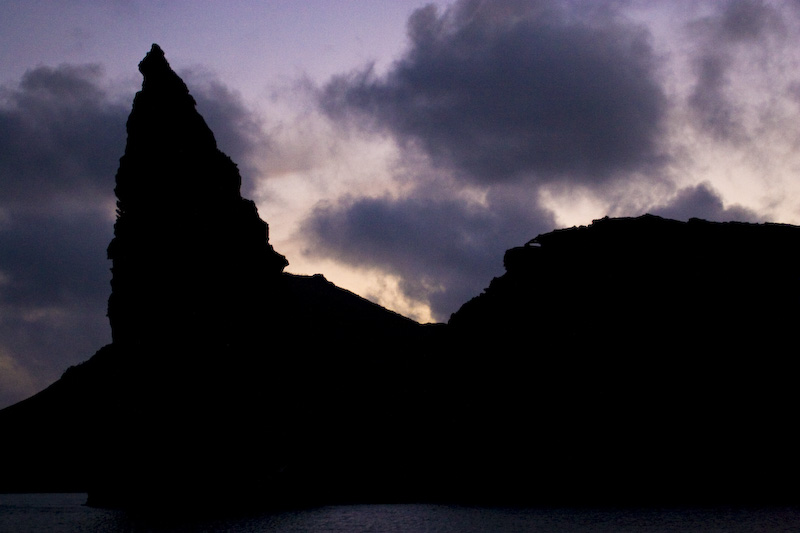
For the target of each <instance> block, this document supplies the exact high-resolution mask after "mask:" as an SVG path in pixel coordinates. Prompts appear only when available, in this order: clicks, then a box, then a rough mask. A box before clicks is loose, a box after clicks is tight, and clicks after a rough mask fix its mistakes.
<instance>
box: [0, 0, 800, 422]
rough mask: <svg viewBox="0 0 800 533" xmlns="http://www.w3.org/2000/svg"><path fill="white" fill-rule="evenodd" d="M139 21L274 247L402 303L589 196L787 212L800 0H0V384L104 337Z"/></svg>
mask: <svg viewBox="0 0 800 533" xmlns="http://www.w3.org/2000/svg"><path fill="white" fill-rule="evenodd" d="M152 43H158V44H159V45H160V46H161V48H162V49H163V50H164V52H165V54H166V57H167V60H168V61H169V62H170V65H171V66H172V67H173V69H174V70H175V71H176V72H178V74H179V75H180V76H181V77H182V78H183V79H184V81H185V82H186V83H187V85H188V86H189V89H190V92H191V93H192V94H193V96H194V97H195V99H196V100H197V104H198V110H199V111H200V113H201V114H202V115H203V116H204V117H205V119H206V122H207V123H208V124H209V126H210V127H211V129H212V130H213V131H214V133H215V135H216V138H217V142H218V145H219V147H220V149H221V150H222V151H224V152H225V153H227V154H228V155H229V156H231V157H232V158H233V160H234V161H235V162H236V163H238V165H239V168H240V170H241V173H242V178H243V186H242V192H243V195H244V196H245V197H247V198H250V199H253V200H254V201H255V202H256V204H257V206H258V209H259V213H260V215H261V217H262V218H263V219H264V220H265V221H266V222H267V223H268V224H269V226H270V242H271V243H272V245H273V246H274V247H275V249H276V250H277V251H279V252H280V253H282V254H283V255H285V256H286V257H287V259H288V260H289V266H288V267H287V271H288V272H292V273H297V274H315V273H322V274H323V275H325V276H326V278H327V279H329V280H330V281H332V282H334V283H336V284H337V285H339V286H341V287H344V288H346V289H349V290H351V291H353V292H355V293H357V294H359V295H361V296H364V297H365V298H368V299H370V300H373V301H375V302H378V303H380V304H381V305H384V306H385V307H388V308H390V309H393V310H395V311H398V312H400V313H403V314H405V315H407V316H409V317H411V318H414V319H416V320H418V321H420V322H431V321H435V322H446V321H447V319H448V318H449V316H450V314H451V313H453V312H454V311H456V310H457V309H458V308H459V306H460V305H461V304H463V303H464V302H466V301H467V300H469V299H470V298H471V297H473V296H476V295H478V294H479V293H480V292H481V291H482V290H483V289H484V288H485V287H487V286H488V284H489V282H490V281H491V279H492V278H493V277H496V276H500V275H502V274H503V253H504V252H505V250H507V249H509V248H512V247H514V246H521V245H523V244H525V243H526V242H527V241H529V240H530V239H532V238H534V237H536V236H537V235H539V234H540V233H545V232H549V231H552V230H554V229H557V228H561V227H569V226H573V225H586V224H590V223H591V221H592V220H594V219H598V218H602V217H603V216H637V215H641V214H644V213H653V214H657V215H661V216H665V217H670V218H675V219H679V220H687V219H689V218H690V217H699V218H704V219H708V220H717V221H727V220H740V221H748V222H766V221H773V222H783V223H791V224H800V182H799V181H798V179H797V177H796V176H797V175H798V171H800V154H798V151H797V146H798V143H800V136H799V135H798V131H797V127H796V125H797V124H798V119H799V118H800V68H798V66H799V65H798V61H799V60H800V2H797V1H790V0H783V1H778V0H775V1H768V0H760V1H759V0H693V1H685V0H663V1H652V0H648V1H639V0H587V1H581V0H564V1H556V0H547V1H539V0H491V1H489V0H455V1H452V2H451V1H437V2H426V1H424V0H421V1H417V0H261V1H244V0H241V1H237V0H230V1H226V2H211V1H202V0H193V1H179V0H175V1H170V2H164V1H155V0H150V1H126V0H104V1H88V0H75V1H71V2H52V1H36V0H24V1H23V0H19V1H17V0H5V1H3V2H0V408H1V407H4V406H7V405H10V404H12V403H14V402H16V401H19V400H21V399H24V398H25V397H28V396H30V395H31V394H33V393H35V392H37V391H39V390H41V389H43V388H44V387H46V386H47V385H49V384H50V383H52V382H54V381H55V380H56V379H58V377H59V376H60V375H61V374H62V373H63V372H64V370H66V368H68V367H69V366H70V365H75V364H78V363H80V362H82V361H85V360H86V359H88V358H89V357H90V356H91V355H92V354H93V353H94V352H95V351H97V349H99V348H100V347H102V346H103V345H105V344H107V343H108V342H110V328H109V325H108V320H107V318H106V316H105V313H106V305H107V299H108V296H109V294H110V285H109V281H110V277H111V275H110V270H109V269H110V266H111V265H110V262H109V261H108V260H107V258H106V247H107V246H108V243H109V242H110V240H111V238H112V235H113V223H114V217H115V211H114V209H115V198H114V194H113V189H114V176H115V173H116V169H117V166H118V163H119V157H120V156H121V155H122V154H123V152H124V149H125V138H126V135H125V121H126V119H127V116H128V114H129V113H130V110H131V103H132V101H133V97H134V95H135V93H136V91H137V90H139V89H140V87H141V76H140V74H139V73H138V70H137V65H138V63H139V61H140V60H141V59H142V58H143V57H144V55H145V53H146V52H147V51H148V50H149V49H150V46H151V44H152ZM587 268H591V265H587ZM576 312H580V310H576Z"/></svg>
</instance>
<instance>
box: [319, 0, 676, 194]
mask: <svg viewBox="0 0 800 533" xmlns="http://www.w3.org/2000/svg"><path fill="white" fill-rule="evenodd" d="M567 5H572V4H556V3H553V2H542V3H538V2H508V1H505V2H494V1H493V2H467V1H462V2H459V3H456V4H455V5H454V6H452V7H450V8H448V9H446V10H444V11H443V12H439V11H438V10H437V9H436V8H435V7H433V6H428V7H426V8H422V9H420V10H417V11H416V12H415V13H414V14H413V15H412V16H411V18H410V20H409V23H408V35H409V40H410V48H409V50H408V52H407V53H406V54H405V55H404V57H403V58H402V59H401V60H399V61H397V62H396V63H395V64H394V65H393V66H392V68H391V69H390V71H389V72H388V73H387V74H386V75H384V76H379V75H377V74H375V72H374V71H373V70H372V69H371V68H366V69H363V70H361V71H358V72H355V73H353V74H350V75H346V76H339V77H337V78H335V79H333V80H332V81H331V82H330V83H329V84H328V85H327V86H325V87H324V89H323V91H322V92H321V95H320V98H321V102H322V105H323V108H324V109H325V110H326V112H327V113H328V114H329V115H330V116H331V117H333V118H335V119H337V120H342V121H343V120H352V121H355V122H357V123H360V124H362V125H368V127H374V128H378V129H380V130H384V131H388V132H390V133H391V134H393V135H394V136H395V137H396V138H397V139H398V140H400V141H401V142H403V143H405V145H406V146H411V145H413V146H416V147H419V148H421V149H422V150H423V151H424V152H425V153H426V154H427V155H429V156H430V158H431V160H432V161H433V162H434V163H435V164H437V165H439V166H441V167H446V168H453V169H455V170H456V171H457V172H458V174H459V175H460V176H461V177H464V178H468V179H469V180H471V181H473V182H477V183H484V184H490V183H498V182H504V181H509V180H515V179H519V178H522V177H525V178H532V179H533V180H534V182H539V183H546V182H551V181H556V180H558V181H562V182H563V181H565V182H569V183H577V184H583V185H589V186H592V185H595V184H598V183H602V182H604V181H607V180H608V179H610V178H612V177H616V176H619V175H620V174H621V173H626V172H631V171H641V170H648V169H649V170H653V169H655V168H657V167H658V165H659V163H661V162H662V153H661V151H660V149H659V140H660V134H661V125H662V121H663V118H664V115H665V111H666V99H665V96H664V94H663V93H662V90H661V87H660V85H659V81H658V78H657V75H656V69H657V60H656V58H655V57H654V54H653V52H652V50H651V48H650V45H649V43H648V39H649V34H648V33H647V32H646V31H645V30H644V29H642V28H640V27H636V26H633V25H631V24H626V23H625V22H623V21H621V19H620V18H619V17H616V16H613V10H611V9H610V8H609V9H607V10H606V11H605V12H603V11H602V10H598V9H590V7H591V6H592V5H593V4H592V3H584V4H580V5H579V6H578V7H575V8H574V9H572V10H570V9H568V8H567V7H564V6H567ZM604 5H606V7H608V5H610V4H604Z"/></svg>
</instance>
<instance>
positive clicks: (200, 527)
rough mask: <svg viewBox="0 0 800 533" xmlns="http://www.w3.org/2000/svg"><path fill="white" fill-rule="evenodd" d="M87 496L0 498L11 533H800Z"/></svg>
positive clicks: (653, 515) (613, 512)
mask: <svg viewBox="0 0 800 533" xmlns="http://www.w3.org/2000/svg"><path fill="white" fill-rule="evenodd" d="M85 501H86V495H85V494H0V533H11V532H54V533H60V532H100V533H104V532H148V531H153V532H171V531H181V532H213V531H231V532H243V533H249V532H255V531H268V532H275V533H289V532H292V533H300V532H312V533H313V532H320V533H327V532H337V533H339V532H341V533H344V532H347V533H350V532H372V533H381V532H419V533H428V532H429V533H479V532H480V533H517V532H531V533H555V532H559V533H584V532H586V533H588V532H593V533H594V532H620V533H627V532H645V533H662V532H719V533H723V532H724V533H739V532H742V533H744V532H747V533H754V532H763V533H777V532H790V531H791V532H800V508H791V507H775V508H733V507H730V508H708V509H569V508H556V509H529V508H504V507H489V508H487V507H471V506H455V505H429V504H406V505H343V506H330V507H319V508H313V509H305V510H295V511H281V512H274V513H263V514H253V515H250V516H246V517H240V518H236V519H233V518H228V519H210V518H205V519H203V518H197V517H192V516H181V517H172V518H169V519H166V518H160V519H154V518H142V517H133V516H130V515H128V514H126V513H124V512H122V511H112V510H104V509H94V508H91V507H86V506H85V505H83V504H84V502H85Z"/></svg>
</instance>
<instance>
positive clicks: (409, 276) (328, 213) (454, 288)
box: [303, 191, 553, 321]
mask: <svg viewBox="0 0 800 533" xmlns="http://www.w3.org/2000/svg"><path fill="white" fill-rule="evenodd" d="M426 192H427V193H428V194H425V195H411V196H406V197H402V198H391V197H381V198H346V199H344V200H342V201H341V202H340V203H337V204H321V205H318V206H317V207H316V209H315V210H314V211H313V213H312V214H311V216H309V217H308V219H307V220H306V222H305V225H304V227H303V234H305V235H307V236H308V237H309V238H310V247H309V250H308V253H309V254H312V255H316V256H324V257H330V258H333V259H336V260H337V261H340V262H342V263H345V264H348V265H350V266H352V267H355V268H363V267H367V268H378V269H381V270H382V271H384V272H386V273H389V274H392V275H394V276H397V277H398V278H399V279H400V284H399V288H400V290H402V291H403V293H404V294H405V295H406V297H408V298H410V299H412V300H415V301H418V302H423V303H425V304H427V305H428V306H430V309H431V312H432V314H433V316H434V317H435V318H436V319H437V320H443V321H444V320H447V318H448V317H449V315H450V313H452V312H454V311H456V310H457V309H458V308H459V307H460V306H461V304H463V303H464V302H466V301H467V300H469V299H470V298H472V297H473V296H476V295H477V294H479V293H480V292H481V290H483V289H484V288H485V287H486V286H487V284H488V282H489V280H491V279H492V277H494V276H499V275H501V274H502V273H503V267H502V258H503V253H504V252H505V250H506V249H508V248H510V247H512V246H517V245H521V244H523V243H524V242H526V241H527V240H529V239H531V238H532V237H534V236H535V235H536V234H538V233H540V232H543V231H547V230H549V229H552V227H553V219H552V216H551V214H550V213H548V212H545V211H542V210H541V209H539V208H537V207H536V205H535V203H528V202H524V201H522V202H518V203H516V202H512V201H509V199H508V198H502V199H501V198H495V197H494V196H495V194H494V193H493V194H491V195H489V197H488V198H487V199H486V201H485V202H480V203H478V202H469V201H465V200H463V199H448V198H446V197H435V196H431V195H430V191H426Z"/></svg>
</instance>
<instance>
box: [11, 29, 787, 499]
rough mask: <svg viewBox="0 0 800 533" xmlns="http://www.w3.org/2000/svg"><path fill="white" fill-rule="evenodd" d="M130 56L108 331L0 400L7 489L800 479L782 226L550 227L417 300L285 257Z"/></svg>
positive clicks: (173, 493)
mask: <svg viewBox="0 0 800 533" xmlns="http://www.w3.org/2000/svg"><path fill="white" fill-rule="evenodd" d="M140 70H141V72H142V74H143V75H144V83H143V87H142V91H141V92H139V93H138V94H137V96H136V99H135V101H134V106H133V111H132V113H131V115H130V119H129V122H128V133H129V137H128V144H127V147H126V150H125V155H124V156H123V157H122V159H121V160H120V168H119V172H118V175H117V186H116V193H117V196H118V199H119V217H118V220H117V223H116V226H115V237H114V240H113V241H112V243H111V245H110V246H109V257H110V258H111V260H112V261H113V281H112V294H111V298H110V300H109V311H108V314H109V319H110V322H111V327H112V332H113V342H112V344H110V345H109V346H106V347H103V348H102V349H100V350H99V351H98V353H97V354H95V355H94V356H93V357H92V358H90V359H89V360H88V361H86V362H85V363H83V364H81V365H78V366H76V367H73V368H70V369H69V370H68V371H67V372H65V374H64V376H63V377H62V378H61V379H60V380H59V381H58V382H56V383H54V384H53V385H52V386H51V387H49V388H48V389H46V390H44V391H42V392H41V393H39V394H37V395H35V396H33V397H32V398H30V399H28V400H25V401H23V402H20V403H19V404H17V405H14V406H11V407H9V408H7V409H4V410H2V411H0V432H2V435H3V439H0V458H3V460H4V461H5V464H4V465H3V469H2V470H1V472H2V474H0V491H2V490H6V491H8V490H13V491H20V490H29V491H53V490H73V491H75V490H80V491H88V492H89V499H90V503H91V504H93V505H108V506H112V505H114V506H123V507H128V508H139V509H146V510H153V509H172V510H174V509H176V508H177V509H181V508H182V506H191V507H192V508H193V509H194V510H196V509H198V508H218V507H227V506H229V505H242V504H247V505H259V506H268V505H275V504H282V503H288V504H310V503H337V502H343V501H347V502H354V501H356V502H397V501H439V502H442V501H446V502H470V503H482V504H487V503H518V504H534V505H540V504H546V503H558V504H567V505H577V504H591V505H601V504H608V505H616V506H619V505H630V504H650V505H653V504H655V505H665V504H685V503H704V504H705V503H726V504H728V503H736V504H740V503H744V504H752V503H789V504H797V503H800V492H799V491H798V489H797V487H796V483H794V480H796V478H797V476H798V475H800V460H798V455H797V453H796V450H797V449H798V448H800V441H798V437H797V436H795V432H794V423H793V421H794V418H795V415H796V413H795V411H796V406H797V399H796V394H795V389H796V383H795V381H796V378H795V376H796V373H795V371H794V358H795V356H794V352H793V348H792V346H793V343H794V340H795V339H794V328H795V324H796V322H797V313H798V311H797V309H798V305H797V304H798V302H800V278H799V277H798V272H799V271H798V269H797V257H798V255H800V254H798V250H799V249H800V228H799V227H795V226H788V225H780V224H741V223H726V224H720V223H711V222H706V221H701V220H691V221H689V222H688V223H684V222H677V221H672V220H665V219H662V218H659V217H653V216H649V215H646V216H642V217H638V218H629V219H608V218H606V219H603V220H599V221H595V222H594V223H593V224H592V225H590V226H588V227H580V228H569V229H564V230H557V231H554V232H551V233H548V234H544V235H539V236H538V237H537V238H535V239H533V240H532V241H531V242H530V243H528V244H527V245H525V246H522V247H519V248H514V249H512V250H509V251H508V252H507V253H506V256H505V260H504V261H505V266H506V270H507V272H506V273H505V274H504V275H503V276H501V277H499V278H496V279H494V280H492V282H491V283H490V285H489V287H488V288H487V289H486V290H485V292H484V293H483V294H481V295H479V296H477V297H476V298H474V299H472V300H471V301H469V302H467V303H466V304H465V305H464V306H463V307H462V308H461V309H460V310H459V311H458V312H456V313H454V314H453V316H452V317H451V320H450V321H449V323H448V324H446V325H445V324H436V325H425V326H423V325H420V324H417V323H415V322H413V321H411V320H409V319H407V318H405V317H402V316H400V315H397V314H395V313H392V312H389V311H387V310H385V309H383V308H380V307H379V306H377V305H375V304H373V303H370V302H368V301H366V300H364V299H362V298H359V297H357V296H356V295H354V294H352V293H349V292H348V291H345V290H343V289H340V288H338V287H335V286H334V285H333V284H331V283H329V282H328V281H326V280H325V279H324V278H323V277H322V276H319V275H318V276H311V277H308V276H296V275H291V274H288V273H285V272H283V270H284V268H285V267H286V260H285V258H284V257H283V256H281V255H280V254H279V253H277V252H276V251H275V250H273V248H272V247H271V246H270V244H269V240H268V233H267V225H266V224H265V223H264V222H263V221H262V220H261V219H260V217H259V215H258V213H257V211H256V208H255V205H254V204H253V203H252V202H250V201H249V200H245V199H243V198H242V197H241V194H240V192H239V189H240V176H239V173H238V170H237V168H236V166H235V164H234V163H233V162H232V161H231V160H230V159H229V158H228V157H227V156H225V155H224V154H223V153H221V152H220V151H219V150H218V149H217V146H216V143H215V141H214V136H213V134H212V133H211V131H210V130H209V129H208V127H207V126H206V124H205V122H204V121H203V119H202V117H200V115H199V114H198V113H197V111H196V109H195V105H194V100H193V99H192V97H191V95H190V94H189V92H188V90H187V87H186V86H185V84H184V83H183V81H181V79H180V78H179V77H178V76H177V75H176V74H175V73H174V72H173V71H172V70H171V69H170V67H169V65H168V63H167V62H166V60H165V58H164V54H163V52H162V51H161V50H160V49H159V48H158V47H157V46H155V45H154V46H153V48H152V50H151V51H150V53H149V54H148V55H147V57H146V58H145V59H144V60H143V61H142V63H141V65H140ZM8 458H13V460H12V461H9V460H8Z"/></svg>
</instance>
